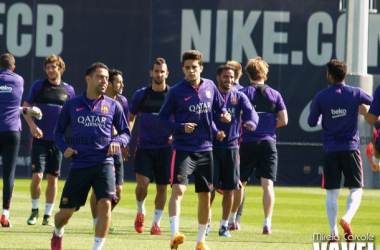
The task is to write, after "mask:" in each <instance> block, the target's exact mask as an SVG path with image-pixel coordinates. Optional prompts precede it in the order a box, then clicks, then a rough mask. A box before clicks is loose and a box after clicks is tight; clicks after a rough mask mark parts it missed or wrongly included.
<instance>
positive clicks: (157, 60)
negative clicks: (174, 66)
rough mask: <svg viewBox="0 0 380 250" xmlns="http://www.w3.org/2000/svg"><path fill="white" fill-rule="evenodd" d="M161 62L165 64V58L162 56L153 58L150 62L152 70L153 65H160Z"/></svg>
mask: <svg viewBox="0 0 380 250" xmlns="http://www.w3.org/2000/svg"><path fill="white" fill-rule="evenodd" d="M162 64H166V60H165V59H164V58H162V57H157V58H156V60H154V62H153V64H152V70H153V69H154V65H162Z"/></svg>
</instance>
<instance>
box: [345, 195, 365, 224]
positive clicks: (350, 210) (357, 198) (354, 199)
mask: <svg viewBox="0 0 380 250" xmlns="http://www.w3.org/2000/svg"><path fill="white" fill-rule="evenodd" d="M362 195H363V189H362V188H352V189H350V194H349V195H348V198H347V205H346V214H345V215H344V216H343V219H344V220H345V221H347V222H348V223H351V220H352V218H353V217H354V215H355V213H356V211H358V208H359V206H360V203H361V201H362Z"/></svg>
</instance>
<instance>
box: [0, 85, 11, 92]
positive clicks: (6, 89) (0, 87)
mask: <svg viewBox="0 0 380 250" xmlns="http://www.w3.org/2000/svg"><path fill="white" fill-rule="evenodd" d="M12 90H13V88H12V87H8V86H7V85H4V86H0V93H10V92H12Z"/></svg>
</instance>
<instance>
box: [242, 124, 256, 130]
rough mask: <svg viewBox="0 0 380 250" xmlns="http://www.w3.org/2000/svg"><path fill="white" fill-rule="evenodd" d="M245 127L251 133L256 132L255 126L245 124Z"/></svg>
mask: <svg viewBox="0 0 380 250" xmlns="http://www.w3.org/2000/svg"><path fill="white" fill-rule="evenodd" d="M243 126H244V127H245V128H246V129H248V130H249V131H254V130H255V129H254V128H253V126H252V125H250V124H247V123H244V125H243Z"/></svg>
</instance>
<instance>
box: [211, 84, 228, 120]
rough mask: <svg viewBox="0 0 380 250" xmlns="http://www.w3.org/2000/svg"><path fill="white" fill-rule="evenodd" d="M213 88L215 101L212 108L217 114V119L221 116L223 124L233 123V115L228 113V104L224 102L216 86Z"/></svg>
mask: <svg viewBox="0 0 380 250" xmlns="http://www.w3.org/2000/svg"><path fill="white" fill-rule="evenodd" d="M213 88H214V101H213V103H212V108H213V110H214V112H215V113H216V116H217V117H218V116H219V117H220V120H221V121H222V122H225V123H229V122H230V121H231V114H230V113H228V111H227V109H226V103H225V102H224V99H223V97H222V95H221V94H220V93H219V91H218V89H217V88H216V86H215V85H213Z"/></svg>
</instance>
